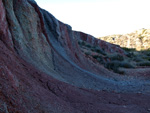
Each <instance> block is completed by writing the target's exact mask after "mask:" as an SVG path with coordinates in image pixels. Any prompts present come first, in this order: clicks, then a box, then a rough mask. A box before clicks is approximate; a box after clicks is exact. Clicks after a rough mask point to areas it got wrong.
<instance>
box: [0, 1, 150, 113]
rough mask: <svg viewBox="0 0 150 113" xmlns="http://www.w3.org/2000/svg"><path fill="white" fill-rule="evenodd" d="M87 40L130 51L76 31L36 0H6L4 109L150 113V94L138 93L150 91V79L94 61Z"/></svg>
mask: <svg viewBox="0 0 150 113" xmlns="http://www.w3.org/2000/svg"><path fill="white" fill-rule="evenodd" d="M87 37H88V38H87ZM81 39H82V40H85V41H87V42H89V43H90V44H93V45H94V44H95V45H99V47H103V48H104V49H106V50H107V51H108V52H120V54H124V51H123V50H122V49H121V48H119V47H118V46H115V45H112V44H109V43H106V42H104V41H100V40H96V39H95V38H94V37H92V36H90V35H86V34H84V33H80V32H75V31H72V29H71V27H70V26H69V25H66V24H63V23H62V22H60V21H58V20H57V19H56V18H55V17H54V16H53V15H51V14H50V13H48V12H47V11H45V10H43V9H40V8H39V7H38V6H37V4H36V3H35V2H34V1H33V0H28V1H27V0H0V61H1V62H0V88H1V89H0V108H1V109H0V110H1V112H11V111H13V112H21V113H22V112H23V111H24V112H25V113H27V112H32V113H38V112H39V113H42V112H46V113H47V112H54V113H59V112H60V113H72V112H75V113H77V112H89V113H92V112H93V113H96V112H100V113H101V112H106V113H109V112H115V113H117V112H118V113H119V112H125V113H130V109H133V111H134V112H136V113H138V112H139V113H140V111H144V112H145V113H146V112H147V110H148V109H149V105H148V102H149V98H148V97H149V95H146V94H140V95H138V94H136V93H137V92H139V91H140V92H141V91H142V92H143V93H147V92H149V89H150V84H149V83H148V82H149V81H148V80H147V81H146V80H145V81H142V80H140V79H136V78H132V79H131V78H128V77H126V76H124V77H123V76H122V77H121V76H120V75H118V74H115V73H113V72H110V71H109V70H107V69H105V68H104V67H103V66H102V65H100V64H98V63H94V62H92V61H91V60H90V59H88V58H87V57H86V56H85V55H84V54H83V53H82V52H81V49H80V48H79V45H78V41H79V40H81ZM85 88H86V89H85ZM89 89H91V90H89ZM95 89H96V90H106V91H92V90H95ZM107 91H117V92H134V94H129V93H126V94H119V93H111V92H107ZM120 96H121V97H120ZM132 96H133V97H132ZM108 97H110V98H108ZM134 97H137V98H139V99H138V100H136V99H135V98H134ZM118 98H119V99H120V100H117V99H118ZM128 98H131V100H132V101H130V100H127V99H128ZM113 99H114V100H113ZM115 99H116V100H115ZM123 99H126V100H127V101H123ZM122 101H123V102H122ZM136 101H137V102H138V103H136ZM141 103H145V104H141ZM123 105H125V107H124V106H123ZM137 107H138V109H136V108H137ZM108 108H110V109H108ZM116 108H118V109H117V110H116Z"/></svg>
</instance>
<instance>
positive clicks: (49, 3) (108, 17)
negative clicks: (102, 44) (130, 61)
mask: <svg viewBox="0 0 150 113" xmlns="http://www.w3.org/2000/svg"><path fill="white" fill-rule="evenodd" d="M35 1H36V2H37V4H38V5H39V6H40V7H41V8H43V9H46V10H47V11H49V12H50V13H51V14H53V15H54V16H55V17H56V18H57V19H58V20H60V21H62V22H63V23H66V24H69V25H70V26H72V29H73V30H75V31H82V32H84V33H87V34H91V35H93V36H95V37H101V36H107V35H112V34H126V33H130V32H133V31H135V30H138V29H142V28H147V29H148V28H150V0H35Z"/></svg>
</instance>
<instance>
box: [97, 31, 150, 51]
mask: <svg viewBox="0 0 150 113" xmlns="http://www.w3.org/2000/svg"><path fill="white" fill-rule="evenodd" d="M99 39H101V40H104V41H107V42H109V43H112V44H116V45H119V46H121V47H126V48H135V49H136V50H139V51H140V50H147V49H150V29H144V28H143V29H140V30H137V31H135V32H133V33H129V34H125V35H110V36H105V37H100V38H99Z"/></svg>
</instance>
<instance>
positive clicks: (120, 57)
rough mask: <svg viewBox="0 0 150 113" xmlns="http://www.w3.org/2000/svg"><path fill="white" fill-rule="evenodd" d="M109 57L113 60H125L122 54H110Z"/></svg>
mask: <svg viewBox="0 0 150 113" xmlns="http://www.w3.org/2000/svg"><path fill="white" fill-rule="evenodd" d="M109 58H110V59H111V60H113V61H114V60H118V61H123V60H124V57H123V56H122V55H120V54H114V55H111V56H109Z"/></svg>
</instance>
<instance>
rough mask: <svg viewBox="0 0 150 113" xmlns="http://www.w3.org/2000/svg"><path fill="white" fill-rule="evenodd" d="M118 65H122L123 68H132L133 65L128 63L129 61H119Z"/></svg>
mask: <svg viewBox="0 0 150 113" xmlns="http://www.w3.org/2000/svg"><path fill="white" fill-rule="evenodd" d="M119 67H124V68H134V66H133V65H132V64H130V63H129V62H126V61H124V62H120V64H119Z"/></svg>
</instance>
